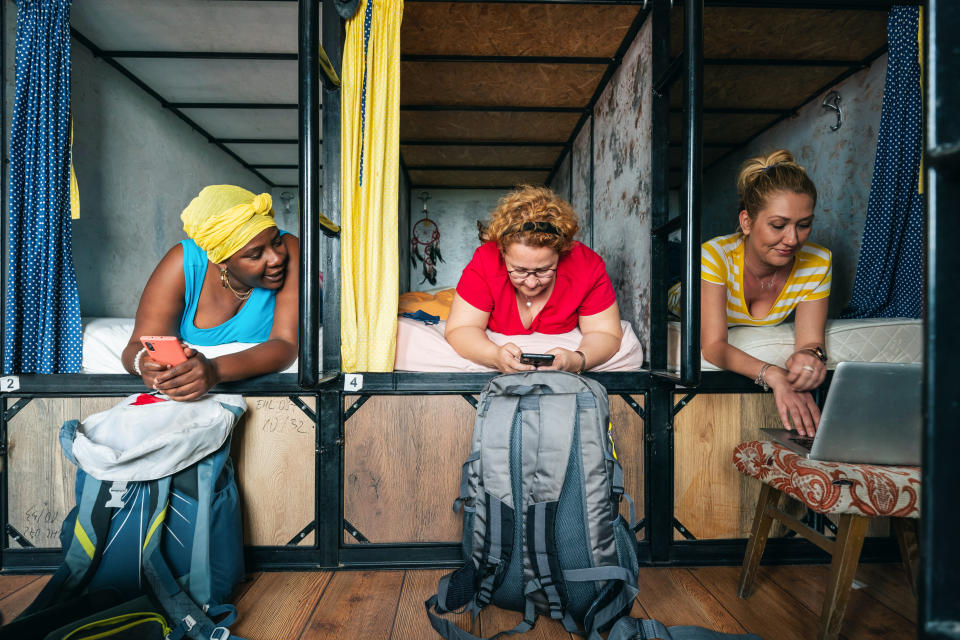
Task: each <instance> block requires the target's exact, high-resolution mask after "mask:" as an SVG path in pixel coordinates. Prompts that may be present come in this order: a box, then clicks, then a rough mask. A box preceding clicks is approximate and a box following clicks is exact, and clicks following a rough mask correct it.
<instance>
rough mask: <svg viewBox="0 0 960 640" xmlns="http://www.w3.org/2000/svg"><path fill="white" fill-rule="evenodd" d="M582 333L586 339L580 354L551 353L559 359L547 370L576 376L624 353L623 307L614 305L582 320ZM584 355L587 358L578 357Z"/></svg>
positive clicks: (551, 351)
mask: <svg viewBox="0 0 960 640" xmlns="http://www.w3.org/2000/svg"><path fill="white" fill-rule="evenodd" d="M578 324H579V327H580V333H581V334H583V338H581V340H580V345H579V346H578V347H577V348H576V350H574V351H571V350H569V349H562V348H559V347H558V348H556V349H551V350H550V351H548V352H547V353H552V354H553V355H554V356H556V357H555V359H554V361H553V364H552V365H551V366H549V367H545V368H547V369H560V370H561V371H571V372H576V371H579V370H580V367H581V366H582V367H583V370H584V371H586V370H587V369H591V368H593V367H596V366H597V365H601V364H603V363H604V362H606V361H607V360H609V359H610V358H612V357H613V356H614V354H615V353H616V352H617V351H618V350H619V349H620V342H621V340H622V339H623V330H622V328H621V327H620V307H619V306H617V303H616V302H614V303H613V304H612V305H610V306H609V307H607V308H606V309H604V310H603V311H601V312H600V313H595V314H593V315H590V316H580V318H579V320H578ZM577 351H580V352H581V353H583V356H584V357H583V358H581V357H580V354H578V353H577Z"/></svg>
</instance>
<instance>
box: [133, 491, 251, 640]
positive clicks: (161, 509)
mask: <svg viewBox="0 0 960 640" xmlns="http://www.w3.org/2000/svg"><path fill="white" fill-rule="evenodd" d="M170 482H171V481H170V476H167V477H165V478H161V479H160V480H153V481H151V482H150V483H149V486H150V519H149V525H148V526H147V535H146V539H145V541H144V543H143V548H142V551H143V567H142V568H143V573H144V576H145V577H146V578H147V583H148V584H149V585H150V588H151V590H152V592H153V595H154V596H155V597H156V598H157V600H158V601H159V602H160V606H161V607H163V610H164V612H165V613H166V614H167V616H168V617H169V618H170V620H171V621H172V622H173V623H174V624H175V626H174V629H173V631H171V632H170V634H169V635H168V636H167V638H168V640H181V639H182V638H191V639H193V640H226V638H229V637H231V636H230V631H229V630H228V629H227V627H228V626H229V625H230V624H232V623H233V621H234V620H236V617H237V616H236V609H235V608H234V607H232V606H229V605H224V606H221V607H217V608H216V610H214V609H212V608H211V609H208V610H207V611H204V610H203V609H201V608H200V606H199V605H198V604H197V603H196V602H194V601H193V599H192V598H191V597H190V596H189V595H188V594H187V593H185V592H184V591H183V589H182V588H181V587H180V584H179V583H178V582H177V580H176V578H174V577H173V572H172V571H170V567H169V565H167V561H166V560H165V559H164V558H163V553H162V552H161V550H160V539H161V537H162V527H163V523H164V521H165V520H166V517H167V510H168V508H169V503H170ZM208 612H209V613H210V614H211V615H217V614H218V613H226V614H227V617H226V618H225V619H224V620H222V621H221V622H220V623H214V622H213V620H211V619H210V617H209V615H207V613H208ZM233 637H234V640H241V639H240V638H237V637H236V636H233Z"/></svg>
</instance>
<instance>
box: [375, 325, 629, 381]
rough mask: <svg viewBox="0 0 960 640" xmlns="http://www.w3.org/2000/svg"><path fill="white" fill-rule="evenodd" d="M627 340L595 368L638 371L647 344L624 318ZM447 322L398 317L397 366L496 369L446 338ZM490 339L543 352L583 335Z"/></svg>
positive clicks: (498, 336) (403, 368)
mask: <svg viewBox="0 0 960 640" xmlns="http://www.w3.org/2000/svg"><path fill="white" fill-rule="evenodd" d="M620 324H621V326H622V327H623V340H622V341H621V342H620V350H619V351H617V353H616V354H614V356H613V357H612V358H610V359H609V360H607V361H606V362H604V363H603V364H601V365H599V366H596V367H593V368H592V369H591V371H636V370H637V369H639V368H641V367H642V366H643V347H642V346H641V345H640V341H639V340H637V334H635V333H634V332H633V327H631V326H630V323H629V322H627V321H625V320H624V321H621V323H620ZM445 325H446V323H444V322H442V321H441V322H440V323H439V324H435V325H426V324H424V323H422V322H420V321H418V320H411V319H410V318H398V322H397V358H396V361H395V363H394V369H396V370H398V371H446V372H471V371H473V372H476V371H495V369H489V368H487V367H484V366H481V365H479V364H477V363H475V362H471V361H470V360H467V359H466V358H461V357H460V356H459V355H457V352H456V351H454V350H453V347H451V346H450V343H448V342H447V341H446V339H445V338H444V337H443V330H444V326H445ZM487 335H488V336H489V337H490V339H491V340H492V341H493V342H495V343H496V344H498V345H502V344H506V343H507V342H513V343H514V344H515V345H517V346H518V347H520V348H521V349H523V350H524V351H528V352H530V353H543V352H545V351H548V350H549V349H553V348H555V347H562V348H564V349H576V348H577V346H578V345H579V344H580V340H581V337H582V334H581V333H580V330H579V329H574V330H573V331H570V332H569V333H561V334H556V335H547V334H543V333H533V334H530V335H528V336H507V335H504V334H502V333H494V332H493V331H487Z"/></svg>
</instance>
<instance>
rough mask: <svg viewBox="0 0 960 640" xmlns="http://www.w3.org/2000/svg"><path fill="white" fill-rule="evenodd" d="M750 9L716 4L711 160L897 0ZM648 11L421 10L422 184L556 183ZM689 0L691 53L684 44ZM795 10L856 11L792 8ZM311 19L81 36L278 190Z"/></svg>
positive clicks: (406, 76) (417, 113) (414, 18)
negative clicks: (300, 30)
mask: <svg viewBox="0 0 960 640" xmlns="http://www.w3.org/2000/svg"><path fill="white" fill-rule="evenodd" d="M744 4H747V3H746V2H737V1H734V0H725V1H722V2H721V1H711V0H707V7H706V9H705V13H704V21H703V22H704V57H705V66H704V69H705V74H704V75H705V77H704V100H703V105H704V115H703V132H704V147H705V149H704V161H705V165H706V166H709V165H710V163H712V162H715V161H717V160H718V159H719V158H722V157H723V156H724V155H726V154H728V153H730V152H731V151H732V150H733V149H735V148H737V147H739V146H741V145H743V144H745V143H746V142H748V141H749V140H750V139H752V138H753V137H755V136H756V135H758V134H759V133H761V132H762V131H764V130H765V129H767V128H769V127H770V126H772V125H774V124H775V123H777V122H779V121H781V120H783V119H785V118H789V117H790V116H791V115H792V114H794V113H795V112H796V110H797V109H798V108H799V107H800V106H801V105H803V104H805V103H806V102H808V101H810V100H812V99H814V98H816V97H817V96H818V95H820V94H821V93H823V92H824V91H826V90H827V89H829V88H830V87H831V86H832V85H834V84H836V83H837V82H838V81H839V80H841V79H843V78H844V77H846V76H848V75H850V74H852V73H854V72H856V71H857V70H859V69H862V68H864V66H865V65H867V64H869V63H870V62H872V60H873V59H875V58H876V57H878V56H879V55H881V54H882V53H883V52H884V51H885V50H886V11H885V10H883V5H884V4H889V3H884V2H880V1H878V2H869V0H858V1H854V2H851V1H849V0H848V1H847V2H843V3H828V2H825V1H824V0H812V1H809V2H801V1H799V0H798V1H797V2H788V1H786V0H779V1H777V2H773V1H768V2H762V3H753V4H754V6H751V7H744V6H728V5H744ZM756 4H763V5H768V8H756V6H755V5H756ZM643 5H644V1H643V0H631V1H627V2H611V1H605V0H580V1H577V0H570V1H565V0H531V1H529V2H485V1H480V2H459V1H448V2H436V1H432V0H407V1H406V3H405V7H404V16H403V25H402V34H401V50H402V52H401V73H402V82H401V97H400V100H401V106H400V109H401V113H400V150H401V156H402V159H403V163H404V167H405V169H406V170H407V171H408V172H409V176H410V180H411V185H412V186H414V187H496V188H504V187H511V186H513V185H515V184H517V183H521V182H527V183H542V182H547V181H549V179H550V178H551V177H552V175H553V173H554V172H555V171H556V170H557V168H558V167H559V165H560V164H561V162H562V161H563V159H564V158H565V156H566V154H567V153H568V151H569V147H570V145H571V144H572V141H573V140H574V139H575V137H576V135H577V134H578V132H579V131H580V127H582V126H583V125H584V124H585V123H587V122H588V118H589V114H590V112H591V110H592V108H593V104H594V103H595V102H596V100H597V99H598V97H599V96H600V94H601V93H602V92H603V90H604V89H605V87H606V85H607V83H608V81H609V79H610V77H611V76H612V75H613V73H614V71H615V70H616V68H617V67H618V66H619V64H620V60H621V58H622V56H623V55H624V54H625V53H626V51H627V50H628V48H629V46H630V45H631V43H632V42H633V40H634V38H635V37H636V35H637V33H638V32H639V30H640V28H641V27H642V25H643V23H644V21H645V20H646V19H648V13H649V11H648V10H647V9H644V7H643ZM677 5H678V6H676V7H675V8H674V9H673V11H672V14H671V45H672V46H671V53H672V55H673V56H675V57H676V56H679V55H680V50H679V44H680V42H681V40H682V38H681V31H682V14H683V8H682V6H681V3H680V2H679V0H678V2H677ZM717 5H723V6H717ZM769 5H778V8H770V7H769ZM789 5H794V6H795V5H804V6H806V7H816V6H820V7H822V6H843V7H845V8H842V9H822V8H802V9H797V8H782V7H783V6H789ZM850 6H855V7H860V9H852V8H850ZM296 15H297V11H296V3H295V2H283V1H277V0H250V1H245V2H210V1H204V0H165V1H164V2H155V1H154V0H96V2H80V3H76V6H74V8H73V26H74V35H75V37H76V39H77V41H78V42H80V43H81V44H82V45H83V46H86V47H87V48H89V49H91V51H93V52H94V53H95V54H96V55H98V56H100V57H101V58H102V59H103V60H105V61H107V62H108V63H109V64H111V65H113V66H114V67H115V68H117V69H118V70H120V71H121V72H122V73H125V74H126V75H127V76H128V77H129V78H131V79H132V80H133V81H134V82H137V83H139V84H140V85H141V87H142V88H143V89H144V90H145V91H148V92H149V93H151V95H153V96H154V97H155V98H156V99H157V100H159V101H160V102H161V104H163V106H164V107H165V108H167V109H170V110H171V111H173V112H174V113H176V114H177V115H178V116H179V117H181V118H182V119H184V120H185V121H186V122H187V123H188V124H190V126H193V127H194V128H195V129H196V130H197V131H198V132H200V133H201V135H204V136H205V137H207V138H208V139H209V140H210V141H211V142H212V143H214V144H217V145H219V146H220V147H221V148H223V149H224V151H225V152H227V153H230V154H231V155H233V157H234V158H235V159H236V160H237V161H238V162H240V163H241V164H243V165H244V166H245V167H247V168H248V169H249V170H251V171H252V172H254V173H256V174H257V175H258V176H260V177H261V178H263V179H264V180H265V181H266V182H268V184H271V185H273V186H292V185H295V184H296V182H297V176H298V171H297V160H298V155H297V139H296V138H297V124H296V122H297V121H296V108H297V104H296V102H297V85H296V83H297V80H296V66H297V63H296V32H297V31H296V30H297V25H296ZM675 68H676V69H677V70H679V69H680V65H679V64H678V65H676V66H675ZM677 75H679V73H678V74H677ZM680 91H681V89H680V83H679V82H677V83H675V84H674V85H673V88H672V89H671V92H670V99H671V105H672V106H671V112H672V113H671V116H672V117H671V119H670V144H671V147H672V149H671V152H672V153H671V154H670V158H671V161H670V163H671V170H672V174H671V175H672V177H671V182H672V183H676V182H678V180H679V167H680V162H679V160H680V156H679V151H680V144H681V140H682V138H681V127H680V122H681V116H682V112H681V100H682V95H681V93H680Z"/></svg>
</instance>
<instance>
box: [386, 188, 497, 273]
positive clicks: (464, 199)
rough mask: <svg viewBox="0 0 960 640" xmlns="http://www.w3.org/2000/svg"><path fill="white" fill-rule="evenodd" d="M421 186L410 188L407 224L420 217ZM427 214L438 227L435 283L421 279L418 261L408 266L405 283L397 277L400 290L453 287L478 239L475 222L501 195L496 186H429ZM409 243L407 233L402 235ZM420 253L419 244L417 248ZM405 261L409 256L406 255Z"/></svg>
mask: <svg viewBox="0 0 960 640" xmlns="http://www.w3.org/2000/svg"><path fill="white" fill-rule="evenodd" d="M421 191H422V190H421V189H414V190H413V192H412V197H411V199H410V227H411V229H412V228H413V226H414V225H415V224H416V223H417V221H418V220H421V219H422V218H423V202H421V201H420V200H418V199H417V196H418V195H420V192H421ZM428 193H429V194H430V200H428V201H427V213H428V214H429V216H430V219H431V220H433V221H434V222H436V223H437V227H438V228H439V229H440V252H441V254H442V255H443V259H444V260H445V262H440V263H438V264H437V284H435V285H434V284H430V283H429V282H427V281H426V280H423V264H422V263H421V262H420V261H419V260H418V261H417V266H416V267H411V269H410V276H409V278H410V279H409V281H408V283H409V286H404V284H405V283H404V282H403V281H402V280H401V282H400V284H401V286H400V289H401V291H426V290H428V289H435V288H450V287H455V286H457V282H459V281H460V274H461V273H462V272H463V268H464V267H465V266H467V263H468V262H470V258H472V257H473V252H474V251H475V250H476V248H477V247H478V246H480V241H479V239H478V238H477V221H478V220H479V221H482V222H486V220H487V219H488V218H489V217H490V212H491V211H493V209H494V207H496V205H497V200H499V199H500V196H502V195H503V192H502V191H500V190H498V189H430V190H429V191H428ZM404 237H405V238H406V242H407V243H408V245H409V242H410V233H407V234H406V235H405V236H404V235H403V227H402V226H401V244H402V243H403V241H404ZM420 253H421V255H422V254H423V247H420ZM407 259H408V260H409V258H407ZM421 281H422V282H421Z"/></svg>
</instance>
